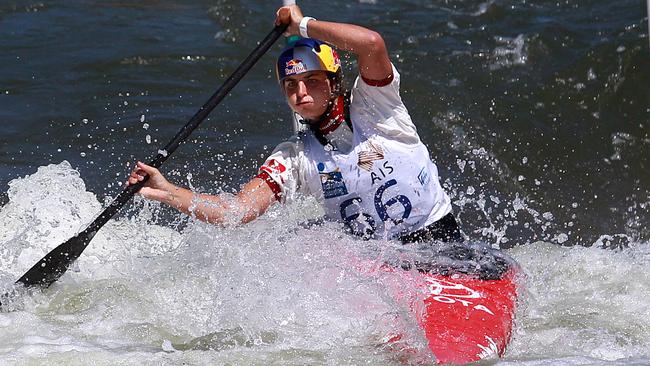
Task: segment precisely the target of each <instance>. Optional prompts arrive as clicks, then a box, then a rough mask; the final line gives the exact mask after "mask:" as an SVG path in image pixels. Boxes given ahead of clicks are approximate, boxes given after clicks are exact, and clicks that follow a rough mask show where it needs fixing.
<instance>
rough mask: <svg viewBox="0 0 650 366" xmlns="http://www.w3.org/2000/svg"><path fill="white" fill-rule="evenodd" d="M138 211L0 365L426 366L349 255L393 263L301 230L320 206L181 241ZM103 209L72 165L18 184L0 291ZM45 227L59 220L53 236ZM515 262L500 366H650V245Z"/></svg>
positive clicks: (33, 300) (4, 214)
mask: <svg viewBox="0 0 650 366" xmlns="http://www.w3.org/2000/svg"><path fill="white" fill-rule="evenodd" d="M37 187H40V188H43V189H38V188H37ZM50 205H52V206H50ZM135 207H136V208H138V210H136V211H135V212H134V213H133V214H132V216H131V218H120V219H117V220H113V221H111V222H110V223H109V224H107V225H106V226H105V227H104V228H103V229H102V230H101V231H100V233H99V234H98V235H97V237H96V238H95V239H94V240H93V242H92V243H91V244H90V246H89V247H88V249H87V251H86V252H84V254H83V255H82V257H81V258H80V260H79V263H78V266H77V271H76V272H74V271H73V272H69V273H66V274H65V275H64V276H63V277H62V278H61V279H60V280H59V281H58V282H57V283H55V284H54V285H53V286H52V287H51V288H50V289H48V290H47V291H45V292H43V293H34V294H32V295H31V296H27V297H24V299H23V303H22V306H21V307H18V308H16V309H13V310H14V311H12V312H5V313H0V359H2V360H4V361H5V362H7V363H9V364H29V363H35V364H53V365H70V364H106V365H108V364H124V365H154V364H155V365H159V364H168V365H175V364H181V363H188V364H226V363H230V364H251V365H268V364H310V365H339V364H396V365H397V364H403V361H404V360H403V358H407V359H409V360H410V361H408V362H412V363H413V362H414V363H418V362H420V364H431V363H432V361H431V359H430V357H431V356H430V355H429V354H428V353H427V351H426V349H427V347H426V343H425V341H423V340H422V335H421V333H420V331H419V329H418V327H417V326H416V325H415V323H414V320H413V319H412V318H411V317H410V314H409V311H408V310H407V309H406V308H405V306H404V304H400V303H398V302H397V301H396V300H395V298H394V297H393V296H392V295H391V291H390V290H389V289H390V288H394V287H400V286H402V287H404V286H406V285H405V283H402V282H401V279H400V277H399V276H392V277H390V276H386V277H369V276H367V275H364V274H363V273H362V272H360V271H358V270H355V269H354V268H353V267H354V265H355V260H354V259H351V258H352V257H351V256H350V254H351V253H355V252H357V253H364V255H367V254H368V253H370V255H369V257H368V258H369V259H370V260H369V261H368V262H367V263H368V264H366V265H369V266H372V265H373V261H372V259H373V255H374V256H375V258H383V257H384V256H385V255H386V253H387V252H390V251H391V250H393V249H394V248H392V247H391V244H390V243H385V242H372V241H370V242H363V241H359V240H355V239H352V238H350V237H348V236H346V235H345V234H343V233H341V232H340V227H339V226H338V225H337V224H334V223H325V224H323V225H322V226H312V227H309V228H304V227H302V226H301V225H300V223H301V222H304V221H305V220H306V219H310V218H311V219H314V218H318V217H319V216H320V215H321V211H320V208H319V207H318V206H317V205H316V204H315V203H314V202H312V201H309V200H306V201H300V202H298V203H296V204H295V205H292V206H290V207H277V208H275V209H273V210H271V212H269V213H268V214H267V215H266V216H265V217H263V218H261V219H260V220H258V221H256V222H255V223H252V224H249V225H245V226H242V227H235V228H228V229H220V228H216V227H213V226H210V225H206V224H203V223H200V222H195V221H190V222H189V223H188V225H187V226H186V227H185V228H184V229H182V230H175V229H172V228H169V227H163V226H160V225H157V224H153V223H152V222H153V221H155V220H152V218H154V217H155V216H156V213H155V210H156V205H154V204H149V203H147V204H143V203H142V202H141V200H140V202H136V203H135ZM100 208H101V205H100V204H99V202H98V201H97V199H96V198H95V197H94V195H92V194H91V193H88V192H86V191H85V187H84V186H83V182H82V181H81V179H80V178H79V175H78V174H77V173H76V172H75V171H74V169H72V168H71V167H70V165H69V164H67V163H65V162H64V163H61V164H58V165H51V166H48V167H42V168H40V169H39V171H38V172H36V173H35V174H33V175H32V176H30V177H25V178H23V179H21V180H17V181H14V182H12V193H11V194H10V201H9V203H7V205H5V206H4V207H2V208H1V209H0V222H1V223H2V225H3V228H7V229H6V230H2V233H3V234H2V235H3V236H2V242H1V244H2V248H4V250H5V251H4V252H3V256H2V260H3V261H2V263H1V267H0V271H1V273H3V277H2V280H3V281H4V280H5V279H8V281H11V279H12V278H15V276H16V275H19V274H21V273H22V272H23V271H24V270H26V269H27V268H28V267H29V265H31V264H33V263H32V262H31V261H29V260H28V259H32V257H39V256H40V255H41V254H44V253H45V252H47V250H49V249H51V247H52V246H53V245H55V243H52V241H53V240H55V239H56V243H58V242H59V241H61V240H64V239H66V237H67V235H72V234H73V233H74V232H75V231H76V230H79V229H80V228H82V227H83V226H84V225H86V224H87V223H88V222H89V221H90V220H91V219H92V218H93V217H94V215H95V214H97V211H99V210H100ZM21 210H22V211H21ZM486 212H487V211H486ZM47 214H50V215H55V214H58V215H57V216H56V217H57V221H56V222H55V221H52V220H50V219H49V217H48V216H47ZM30 223H31V225H30ZM57 223H58V224H57ZM25 251H27V252H28V253H29V255H25V254H23V252H25ZM509 252H510V254H512V255H513V256H514V257H515V258H516V259H518V260H519V262H520V263H521V265H522V268H523V269H524V271H526V274H527V278H528V279H527V291H526V292H524V293H523V295H522V297H521V300H522V302H521V304H522V306H521V307H520V309H519V311H518V319H517V326H516V329H515V333H514V335H513V339H512V343H511V345H510V347H509V348H508V351H507V354H506V357H505V358H504V359H502V360H501V361H499V363H501V364H506V365H508V364H530V365H550V364H566V365H584V364H595V365H606V364H623V363H624V362H625V360H629V361H630V362H632V364H634V363H635V362H636V363H637V364H643V362H647V361H649V360H650V354H649V351H648V349H650V320H648V319H650V313H649V311H648V307H647V306H646V302H647V301H646V299H647V298H648V297H649V296H650V278H649V274H648V271H647V270H646V268H647V267H648V264H649V263H648V262H649V261H650V244H649V243H634V242H632V243H631V246H630V248H628V249H626V250H623V251H619V252H615V251H611V250H603V249H598V248H582V247H573V248H567V247H561V246H557V245H552V244H549V243H543V242H538V243H534V244H531V245H527V246H521V247H517V248H514V249H513V250H510V251H509ZM373 253H374V254H373ZM37 259H38V258H35V260H37ZM357 264H358V263H357ZM9 283H11V282H9ZM3 284H6V283H5V282H3ZM409 296H411V297H417V296H418V294H417V293H413V294H410V295H409ZM395 330H397V332H401V333H403V334H405V335H406V336H405V341H404V342H403V343H398V344H396V345H394V347H392V348H398V349H399V348H402V351H401V352H400V351H398V352H395V351H394V350H393V351H389V349H390V348H391V347H389V346H387V345H386V343H385V339H386V337H387V336H389V335H390V334H391V332H395ZM393 334H394V333H393ZM413 355H415V356H413Z"/></svg>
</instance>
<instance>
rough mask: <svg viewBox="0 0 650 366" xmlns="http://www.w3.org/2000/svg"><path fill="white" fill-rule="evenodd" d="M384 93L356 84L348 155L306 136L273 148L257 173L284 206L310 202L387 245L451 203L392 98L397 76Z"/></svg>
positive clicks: (396, 98) (432, 218)
mask: <svg viewBox="0 0 650 366" xmlns="http://www.w3.org/2000/svg"><path fill="white" fill-rule="evenodd" d="M393 75H394V78H393V81H392V83H391V84H389V85H387V86H383V87H375V86H370V85H368V84H366V83H365V82H364V81H363V79H361V78H360V77H359V78H357V80H356V82H355V85H354V87H353V89H352V95H351V102H350V119H351V121H352V126H353V131H354V132H353V138H352V147H351V150H350V151H337V150H334V151H327V150H326V149H325V148H324V147H323V145H321V143H320V142H319V141H318V140H317V139H316V137H315V136H314V135H313V133H312V132H311V131H306V132H304V133H301V134H299V135H297V136H294V137H292V139H291V140H289V141H287V142H284V143H282V144H280V145H279V146H278V147H277V148H276V149H275V150H274V151H273V153H272V154H271V156H270V157H269V158H268V159H267V160H266V162H265V163H264V165H263V166H262V167H261V169H260V170H261V171H263V172H265V173H266V174H268V176H269V177H270V178H271V179H272V180H273V181H274V182H275V183H276V184H277V186H279V188H280V190H281V194H280V197H281V199H282V200H284V201H287V200H291V199H293V197H295V195H296V194H308V195H312V196H314V197H316V199H318V200H319V201H320V202H321V203H322V204H323V205H324V208H325V213H326V216H327V217H328V218H330V219H333V220H337V221H342V222H345V223H347V224H349V226H350V228H351V229H352V230H353V231H354V232H355V233H357V234H359V235H364V236H367V237H379V238H386V239H391V238H394V237H397V236H399V235H403V234H406V233H411V232H414V231H417V230H419V229H422V228H424V227H425V226H427V225H429V224H432V223H433V222H435V221H438V220H439V219H441V218H442V217H443V216H445V215H446V214H448V213H449V212H451V203H450V200H449V197H448V196H447V194H446V193H445V192H444V191H443V190H442V187H441V186H440V183H439V181H438V169H437V168H436V166H435V164H434V163H433V162H431V160H430V159H429V151H428V150H427V148H426V147H425V146H424V144H422V142H421V141H420V138H419V136H418V134H417V132H416V129H415V126H414V125H413V123H412V122H411V118H410V116H409V114H408V112H407V110H406V108H405V107H404V104H403V103H402V100H401V98H400V96H399V73H398V72H397V70H396V69H395V68H394V67H393Z"/></svg>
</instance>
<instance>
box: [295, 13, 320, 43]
mask: <svg viewBox="0 0 650 366" xmlns="http://www.w3.org/2000/svg"><path fill="white" fill-rule="evenodd" d="M310 20H316V19H314V18H312V17H302V19H301V20H300V24H299V25H298V30H299V32H300V36H301V37H303V38H309V34H308V32H307V27H308V23H309V21H310Z"/></svg>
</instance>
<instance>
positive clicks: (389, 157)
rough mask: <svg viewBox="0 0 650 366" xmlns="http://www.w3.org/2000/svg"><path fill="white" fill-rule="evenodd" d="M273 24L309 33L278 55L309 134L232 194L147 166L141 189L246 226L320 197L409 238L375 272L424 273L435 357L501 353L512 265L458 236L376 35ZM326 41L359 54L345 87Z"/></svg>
mask: <svg viewBox="0 0 650 366" xmlns="http://www.w3.org/2000/svg"><path fill="white" fill-rule="evenodd" d="M276 24H288V25H289V26H288V30H287V33H288V34H289V35H296V34H300V35H301V36H302V37H303V38H302V39H300V40H299V41H297V42H295V43H294V44H293V45H292V46H290V47H288V48H286V49H285V50H284V51H283V52H282V53H281V54H280V56H279V58H278V60H277V64H276V71H277V75H278V82H279V83H280V87H281V90H282V91H283V93H284V95H285V96H286V98H287V102H288V104H289V106H290V107H291V109H292V110H293V111H294V112H295V113H296V114H297V115H298V116H299V119H300V120H301V121H302V123H303V124H304V125H305V126H306V128H305V129H304V131H303V132H299V133H297V134H296V135H295V136H293V137H292V138H291V139H290V140H289V141H286V142H284V143H282V144H280V145H279V146H278V147H276V148H275V150H274V151H273V152H272V153H271V155H270V156H269V157H268V158H267V159H266V161H265V162H264V164H263V165H262V167H261V168H260V170H259V174H258V175H257V176H255V177H254V178H253V179H252V180H251V181H250V182H248V183H246V184H245V185H244V186H243V187H242V189H241V191H240V192H239V193H238V194H237V195H236V196H235V197H232V196H226V195H220V196H213V195H197V194H194V193H193V192H191V191H190V190H188V189H185V188H180V187H177V186H175V185H173V184H171V183H169V182H168V181H167V180H166V179H165V178H164V177H163V176H162V174H160V172H159V171H158V170H157V169H155V168H153V167H150V166H147V165H145V164H143V163H140V162H139V163H138V165H137V167H136V169H135V170H134V172H133V173H132V174H131V176H130V177H129V183H130V184H135V183H137V182H138V181H142V180H143V179H144V176H145V175H149V177H150V178H149V180H148V181H147V182H146V184H145V186H144V187H143V188H142V189H141V190H140V194H141V195H143V196H144V197H147V198H150V199H154V200H158V201H161V202H164V203H166V204H168V205H170V206H173V207H176V208H177V209H179V210H181V211H183V212H185V213H187V214H193V215H195V216H196V217H197V218H199V219H201V220H203V221H206V222H210V223H215V224H221V225H223V224H228V223H246V222H249V221H251V220H253V219H255V218H256V217H258V216H260V215H262V214H263V213H264V212H265V211H266V210H267V209H268V208H269V206H271V205H272V204H273V203H275V202H281V203H284V202H290V201H291V200H292V199H293V198H294V197H296V196H297V195H311V196H314V197H315V198H316V199H317V200H318V201H319V202H320V203H321V204H322V205H323V206H324V209H325V213H326V216H327V217H328V218H330V219H332V220H336V221H341V222H344V223H345V224H346V227H347V228H348V229H349V230H350V231H351V232H353V233H354V234H357V235H359V236H362V237H365V238H368V239H370V238H378V239H388V240H390V239H397V240H400V241H401V242H402V243H404V244H410V245H407V246H404V247H403V248H404V249H403V250H408V251H410V255H409V256H408V257H409V258H410V259H408V260H404V259H403V258H402V256H401V255H400V256H399V258H397V259H396V260H392V259H388V260H386V262H388V263H387V264H386V265H384V266H381V268H380V269H379V271H387V272H392V271H394V270H395V268H396V267H402V268H405V269H410V268H413V267H414V266H415V268H417V270H418V271H420V272H423V275H422V277H421V278H419V280H417V281H416V282H415V284H413V286H414V287H417V288H418V291H420V292H422V293H423V294H425V299H424V301H421V302H418V303H417V304H416V303H413V304H411V307H412V308H417V309H420V311H417V312H416V314H415V317H416V318H417V321H418V322H419V324H420V325H421V327H422V329H423V331H424V334H425V337H426V339H427V341H428V343H429V348H430V350H431V351H432V352H433V354H434V355H435V356H436V359H437V361H438V362H439V363H440V362H441V363H453V364H460V363H467V362H473V361H477V360H479V359H483V358H489V357H493V356H495V355H499V356H501V355H502V354H503V352H504V351H505V347H506V345H507V343H508V340H509V337H510V332H511V329H512V319H513V316H514V308H515V301H516V293H515V284H514V271H513V269H515V268H516V264H515V263H514V261H512V260H511V259H510V258H508V257H507V256H506V255H504V254H503V253H500V252H499V251H498V250H495V249H492V248H490V247H489V246H487V245H485V244H480V243H463V238H462V236H461V233H460V231H459V229H458V225H457V224H456V220H455V219H454V216H453V215H452V213H451V203H450V199H449V197H448V196H447V194H446V193H445V192H444V191H443V189H442V187H441V186H440V183H439V181H438V170H437V168H436V165H435V164H434V163H433V162H432V161H431V160H430V158H429V152H428V150H427V148H426V147H425V146H424V144H423V143H422V142H421V140H420V137H419V136H418V134H417V131H416V128H415V126H414V124H413V122H412V121H411V118H410V116H409V114H408V112H407V110H406V108H405V107H404V104H403V103H402V100H401V98H400V95H399V84H400V75H399V73H398V72H397V70H396V69H395V67H394V66H393V65H392V63H391V62H390V60H389V57H388V52H387V50H386V46H385V44H384V41H383V39H382V38H381V36H380V35H379V34H377V33H376V32H374V31H371V30H368V29H366V28H363V27H359V26H355V25H350V24H341V23H331V22H324V21H318V20H315V19H313V18H309V17H303V16H302V13H301V11H300V9H299V8H298V7H297V6H295V5H294V6H290V7H283V8H280V10H278V12H277V18H276ZM331 45H333V46H334V47H337V48H339V49H343V50H346V51H349V52H352V53H353V54H355V55H356V56H357V61H358V68H359V70H358V71H359V75H358V77H357V78H356V80H355V82H354V86H353V87H352V89H351V90H350V91H345V90H344V88H343V86H342V72H341V64H340V59H339V57H338V55H337V53H336V51H335V50H334V48H333V47H332V46H331ZM411 243H418V244H415V245H414V244H411ZM452 275H453V276H452ZM407 278H409V277H408V276H407ZM418 286H420V287H418ZM402 295H403V294H401V293H400V291H397V294H396V296H397V297H398V298H400V297H401V296H402ZM400 337H401V336H399V335H396V336H394V337H391V338H390V339H391V340H390V341H389V343H390V342H392V341H397V340H399V339H400Z"/></svg>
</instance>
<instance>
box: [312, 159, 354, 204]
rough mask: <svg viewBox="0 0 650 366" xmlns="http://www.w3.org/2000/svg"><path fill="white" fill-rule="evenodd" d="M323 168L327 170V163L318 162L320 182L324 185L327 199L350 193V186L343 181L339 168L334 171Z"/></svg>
mask: <svg viewBox="0 0 650 366" xmlns="http://www.w3.org/2000/svg"><path fill="white" fill-rule="evenodd" d="M323 170H325V164H323V163H318V173H319V175H320V184H321V186H322V187H323V195H324V196H325V199H327V198H335V197H340V196H344V195H346V194H348V188H347V187H346V186H345V182H343V175H342V174H341V172H340V171H339V170H338V169H336V170H335V171H333V172H324V171H323Z"/></svg>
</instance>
